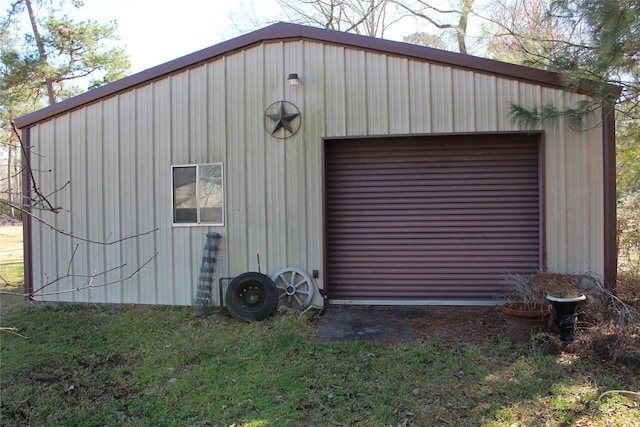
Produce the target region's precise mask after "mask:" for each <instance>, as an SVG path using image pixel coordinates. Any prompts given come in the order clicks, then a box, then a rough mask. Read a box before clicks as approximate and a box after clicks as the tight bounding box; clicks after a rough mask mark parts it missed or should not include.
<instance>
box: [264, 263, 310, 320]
mask: <svg viewBox="0 0 640 427" xmlns="http://www.w3.org/2000/svg"><path fill="white" fill-rule="evenodd" d="M272 280H273V282H274V283H275V285H276V288H277V289H278V291H279V292H278V299H279V301H280V305H281V306H286V307H290V308H295V309H299V310H302V309H304V308H306V307H307V306H308V305H309V304H310V303H311V299H312V298H313V282H312V281H311V278H310V277H309V276H308V275H307V274H306V273H305V272H304V271H303V270H301V269H299V268H295V267H288V268H283V269H282V270H279V271H278V272H276V273H275V274H274V275H273V276H272Z"/></svg>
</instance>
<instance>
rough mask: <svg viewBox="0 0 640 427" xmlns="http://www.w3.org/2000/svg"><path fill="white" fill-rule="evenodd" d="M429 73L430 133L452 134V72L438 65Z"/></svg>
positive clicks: (453, 114)
mask: <svg viewBox="0 0 640 427" xmlns="http://www.w3.org/2000/svg"><path fill="white" fill-rule="evenodd" d="M430 68H431V71H430V73H429V75H430V77H431V85H430V87H429V95H428V96H429V97H430V99H431V114H432V116H431V126H432V127H431V130H432V132H453V122H454V117H455V114H456V112H455V111H454V109H453V102H452V100H453V88H452V85H453V80H452V75H451V74H452V70H451V68H448V67H443V66H440V65H432V66H431V67H430Z"/></svg>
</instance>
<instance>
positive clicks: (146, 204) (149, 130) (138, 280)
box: [129, 85, 158, 304]
mask: <svg viewBox="0 0 640 427" xmlns="http://www.w3.org/2000/svg"><path fill="white" fill-rule="evenodd" d="M135 95H136V102H135V105H136V107H137V108H136V113H135V116H136V126H135V131H136V135H135V138H136V142H137V144H136V158H135V172H133V173H134V174H135V179H136V188H135V189H130V190H129V191H131V192H132V193H133V194H134V195H135V197H136V202H137V209H136V219H135V221H136V230H137V233H138V234H144V235H140V236H139V237H137V238H136V239H135V242H134V246H133V247H134V249H135V251H136V252H135V256H133V257H132V267H133V268H137V267H138V266H140V265H142V264H144V263H146V262H147V261H148V260H149V259H150V258H151V257H153V256H154V254H155V252H156V250H155V243H156V236H155V235H153V234H152V235H146V233H148V232H151V231H152V230H154V229H155V228H157V225H156V222H155V194H156V193H157V192H158V187H156V184H155V182H154V181H155V169H154V157H155V155H156V152H155V150H154V147H155V146H156V144H155V136H156V135H155V130H154V121H153V114H154V111H153V108H148V107H147V106H148V105H153V101H154V99H153V85H149V86H145V87H143V88H140V89H138V90H136V93H135ZM143 189H148V191H140V190H143ZM133 260H135V261H133ZM157 267H158V263H157V262H151V263H150V264H147V266H146V268H145V269H144V271H142V272H140V273H139V274H138V275H136V277H135V281H134V282H132V285H134V286H137V288H138V291H139V297H138V301H140V303H143V304H158V295H157V289H156V287H155V286H149V285H148V284H149V283H150V282H152V281H155V280H157V279H156V278H157ZM134 271H135V270H134ZM130 286H131V285H130Z"/></svg>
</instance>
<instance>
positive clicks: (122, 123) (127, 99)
mask: <svg viewBox="0 0 640 427" xmlns="http://www.w3.org/2000/svg"><path fill="white" fill-rule="evenodd" d="M119 101H120V103H119V109H118V110H119V117H118V120H119V125H118V129H119V131H120V134H119V145H120V153H119V159H118V160H119V165H118V166H119V167H118V176H119V177H120V179H119V182H118V194H119V199H120V211H119V212H118V213H117V215H118V218H119V223H120V224H119V233H118V234H117V239H126V240H122V241H121V242H120V243H119V246H120V251H121V253H120V256H121V260H125V259H126V260H128V262H127V265H126V266H125V267H123V268H122V269H121V270H120V272H119V274H120V278H121V280H122V284H121V289H122V301H123V302H124V301H140V286H139V276H135V277H132V278H130V279H127V277H128V276H130V275H131V274H132V273H133V272H134V271H135V268H136V267H135V266H136V265H137V263H138V242H137V241H136V239H135V236H136V235H137V234H138V233H139V231H138V220H137V215H138V210H139V207H138V190H137V189H138V188H140V187H139V183H138V181H137V168H136V158H137V157H138V150H139V148H138V145H139V141H138V140H137V139H136V136H137V135H136V134H137V133H136V128H137V126H139V123H138V122H137V114H136V91H130V92H127V93H124V94H122V95H121V96H119ZM121 265H122V264H121Z"/></svg>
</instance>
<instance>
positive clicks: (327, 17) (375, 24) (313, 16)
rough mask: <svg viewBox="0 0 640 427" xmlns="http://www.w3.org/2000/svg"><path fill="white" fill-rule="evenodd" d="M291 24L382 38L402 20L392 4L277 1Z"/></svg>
mask: <svg viewBox="0 0 640 427" xmlns="http://www.w3.org/2000/svg"><path fill="white" fill-rule="evenodd" d="M276 2H277V3H278V4H279V5H280V7H281V8H282V10H283V11H284V13H285V14H286V16H287V18H288V20H289V21H291V22H295V23H298V24H303V25H311V26H314V27H321V28H328V29H331V30H336V31H342V32H346V33H356V34H363V35H366V36H371V37H384V34H385V30H386V29H387V28H388V27H389V26H390V25H392V24H394V23H395V22H397V20H398V19H400V18H401V17H402V16H401V15H399V14H397V13H396V12H397V10H396V8H395V3H394V2H393V1H392V0H276Z"/></svg>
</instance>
